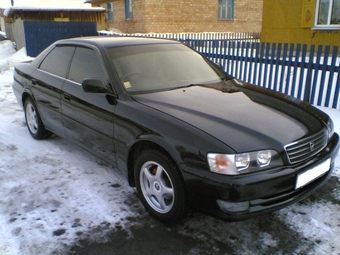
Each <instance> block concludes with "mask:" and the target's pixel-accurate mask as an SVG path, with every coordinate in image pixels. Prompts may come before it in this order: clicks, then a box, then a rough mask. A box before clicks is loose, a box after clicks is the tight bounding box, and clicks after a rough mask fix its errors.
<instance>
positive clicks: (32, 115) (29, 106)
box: [24, 97, 52, 140]
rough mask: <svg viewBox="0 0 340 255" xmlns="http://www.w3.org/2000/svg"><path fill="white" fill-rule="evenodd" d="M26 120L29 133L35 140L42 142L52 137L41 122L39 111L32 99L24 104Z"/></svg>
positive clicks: (28, 99) (29, 98)
mask: <svg viewBox="0 0 340 255" xmlns="http://www.w3.org/2000/svg"><path fill="white" fill-rule="evenodd" d="M24 111H25V119H26V125H27V128H28V131H29V132H30V134H31V136H32V137H33V138H34V139H37V140H41V139H45V138H48V137H50V136H51V134H52V133H51V132H50V131H48V130H46V129H45V127H44V124H43V123H42V121H41V118H40V115H39V112H38V109H37V107H36V105H35V103H34V101H33V99H32V98H31V97H28V98H27V99H26V101H25V104H24Z"/></svg>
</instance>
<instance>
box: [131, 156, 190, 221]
mask: <svg viewBox="0 0 340 255" xmlns="http://www.w3.org/2000/svg"><path fill="white" fill-rule="evenodd" d="M135 183H136V187H137V191H138V193H139V196H140V199H141V201H142V203H143V205H144V207H145V208H146V210H147V211H148V212H149V213H150V214H151V215H152V216H154V217H155V218H157V219H158V220H160V221H163V222H168V223H175V222H178V221H180V220H181V219H183V218H184V217H185V215H186V212H187V206H186V201H185V187H184V182H183V180H182V178H181V176H180V173H179V171H178V169H177V168H176V165H175V164H174V163H173V162H172V161H171V160H170V159H169V158H168V157H167V156H166V155H164V154H163V153H161V152H159V151H156V150H146V151H144V152H142V153H141V155H140V156H139V157H138V159H137V161H136V164H135Z"/></svg>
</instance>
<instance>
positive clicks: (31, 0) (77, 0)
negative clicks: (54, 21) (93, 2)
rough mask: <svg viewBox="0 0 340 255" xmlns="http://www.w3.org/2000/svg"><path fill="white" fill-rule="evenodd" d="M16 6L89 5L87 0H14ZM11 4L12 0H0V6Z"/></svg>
mask: <svg viewBox="0 0 340 255" xmlns="http://www.w3.org/2000/svg"><path fill="white" fill-rule="evenodd" d="M13 1H14V6H40V7H43V6H55V7H65V6H69V7H82V6H89V4H84V2H85V0H57V1H56V0H13ZM9 6H11V0H0V7H2V8H4V7H9Z"/></svg>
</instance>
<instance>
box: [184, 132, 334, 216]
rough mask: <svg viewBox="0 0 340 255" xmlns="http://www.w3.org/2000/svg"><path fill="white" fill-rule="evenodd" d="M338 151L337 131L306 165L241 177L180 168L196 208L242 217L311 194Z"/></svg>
mask: <svg viewBox="0 0 340 255" xmlns="http://www.w3.org/2000/svg"><path fill="white" fill-rule="evenodd" d="M338 151H339V136H338V134H336V133H335V134H334V136H333V137H332V139H331V141H330V142H329V143H328V145H327V147H326V148H325V149H324V150H323V151H321V152H320V153H319V154H318V155H316V156H315V157H314V158H313V159H311V160H309V161H308V162H304V163H303V164H296V165H292V166H288V167H287V166H286V167H280V168H275V169H270V170H265V171H260V172H256V173H252V174H247V175H238V176H224V175H218V174H214V173H210V172H204V173H202V171H197V170H193V169H189V168H186V167H181V169H182V170H183V175H184V179H185V182H186V186H187V193H188V199H189V201H190V203H191V206H192V207H194V209H196V210H198V211H201V212H205V213H208V214H210V215H213V216H215V217H218V218H222V219H225V220H243V219H247V218H251V217H255V216H258V215H261V214H264V213H269V212H272V211H275V210H278V209H280V208H283V207H285V206H287V205H290V204H292V203H295V202H298V201H300V200H302V199H304V198H306V197H308V196H309V195H311V194H312V193H313V192H314V191H315V190H316V189H317V188H319V187H321V186H322V185H323V184H324V183H325V182H326V181H327V180H328V179H329V178H330V176H331V174H332V171H333V168H334V159H335V158H336V156H337V154H338ZM325 162H327V163H325ZM322 164H324V165H323V167H325V164H328V165H327V168H328V167H329V169H326V172H325V173H323V174H322V175H320V176H318V177H317V178H316V179H313V180H312V181H311V182H308V183H307V184H305V185H303V186H302V187H299V188H296V183H297V179H298V176H299V175H301V174H302V173H306V172H307V171H309V170H314V169H318V168H319V166H320V165H321V166H322Z"/></svg>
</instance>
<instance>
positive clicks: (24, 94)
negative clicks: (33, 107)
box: [21, 91, 34, 106]
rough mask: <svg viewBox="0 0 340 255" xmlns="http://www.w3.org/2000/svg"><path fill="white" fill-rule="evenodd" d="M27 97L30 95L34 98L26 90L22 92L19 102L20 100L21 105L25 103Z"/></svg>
mask: <svg viewBox="0 0 340 255" xmlns="http://www.w3.org/2000/svg"><path fill="white" fill-rule="evenodd" d="M29 97H31V98H32V99H33V100H34V97H33V96H32V95H31V93H29V92H27V91H24V93H22V97H21V102H22V105H23V106H24V105H25V101H26V99H27V98H29Z"/></svg>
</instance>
